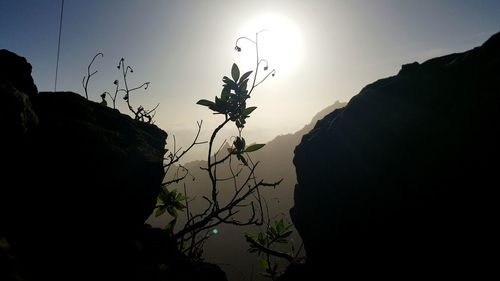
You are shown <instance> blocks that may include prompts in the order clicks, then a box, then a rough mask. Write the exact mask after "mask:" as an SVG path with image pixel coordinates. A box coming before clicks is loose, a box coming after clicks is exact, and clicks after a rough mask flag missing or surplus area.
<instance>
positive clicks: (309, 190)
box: [291, 34, 500, 280]
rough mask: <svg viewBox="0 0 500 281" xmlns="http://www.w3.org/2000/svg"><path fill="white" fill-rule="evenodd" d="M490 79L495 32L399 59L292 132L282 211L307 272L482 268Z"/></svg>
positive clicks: (496, 101)
mask: <svg viewBox="0 0 500 281" xmlns="http://www.w3.org/2000/svg"><path fill="white" fill-rule="evenodd" d="M499 81H500V34H496V35H494V36H493V37H492V38H491V39H490V40H488V41H487V42H486V43H484V44H483V45H482V46H481V47H478V48H475V49H473V50H470V51H468V52H465V53H460V54H451V55H447V56H444V57H439V58H435V59H431V60H429V61H426V62H424V63H422V64H418V63H413V64H409V65H405V66H403V67H402V70H401V71H400V72H399V73H398V75H396V76H394V77H389V78H386V79H382V80H379V81H377V82H375V83H373V84H371V85H368V86H366V87H365V88H364V89H363V90H362V91H361V92H360V93H359V94H358V95H357V96H355V97H353V98H352V100H351V101H350V102H349V103H348V105H347V106H346V107H345V108H343V109H338V110H335V111H334V112H332V113H331V114H329V115H327V116H326V117H325V118H324V119H323V120H321V121H320V122H318V123H317V124H316V126H315V128H314V129H313V130H312V131H311V132H310V133H309V134H307V135H305V136H304V137H303V139H302V141H301V143H300V145H299V146H297V148H296V150H295V157H294V164H295V166H296V170H297V178H298V185H297V186H296V189H295V206H294V207H293V209H292V210H291V215H292V218H293V221H294V223H295V226H296V228H297V229H298V231H299V232H300V235H301V236H302V239H303V241H304V243H305V248H306V251H307V255H308V264H309V266H312V268H313V269H312V271H311V272H325V271H327V272H328V276H330V277H331V279H332V280H333V279H334V278H333V277H332V275H334V276H337V277H338V276H341V275H345V274H349V275H351V277H352V276H354V275H365V274H366V275H371V276H372V277H373V276H374V275H375V274H379V275H383V276H389V275H398V274H399V275H398V276H399V277H410V276H414V275H417V274H418V275H424V276H429V275H427V274H433V275H434V276H435V274H436V273H437V274H445V275H448V276H450V275H460V274H464V273H474V274H482V273H484V272H485V270H488V269H489V270H493V267H490V266H491V265H492V261H491V260H490V258H489V256H490V254H491V253H488V252H489V250H488V249H491V245H492V243H494V241H495V239H496V238H495V237H498V231H497V230H496V227H495V226H494V223H493V222H494V221H496V220H497V215H496V214H497V213H498V212H497V211H498V210H497V206H498V204H497V203H496V202H495V199H496V198H497V196H496V195H495V194H496V192H495V189H496V188H495V186H496V185H497V184H496V182H497V181H498V170H499V168H500V165H499V162H498V159H500V151H499V144H500V139H499V136H500V116H499V114H498V112H499V109H500V82H499ZM403 279H404V278H403Z"/></svg>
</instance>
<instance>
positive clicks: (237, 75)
mask: <svg viewBox="0 0 500 281" xmlns="http://www.w3.org/2000/svg"><path fill="white" fill-rule="evenodd" d="M231 76H232V77H233V80H234V82H235V83H238V79H240V69H239V68H238V66H237V65H236V64H235V63H233V67H232V68H231Z"/></svg>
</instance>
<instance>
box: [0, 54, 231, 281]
mask: <svg viewBox="0 0 500 281" xmlns="http://www.w3.org/2000/svg"><path fill="white" fill-rule="evenodd" d="M0 98H1V99H2V108H3V109H4V110H2V111H0V124H1V126H2V127H1V129H2V131H3V132H2V140H1V143H0V144H1V145H0V150H1V154H2V159H1V160H0V161H1V162H2V163H1V164H2V165H1V167H2V168H1V179H2V184H1V187H0V191H1V196H0V221H1V224H0V242H1V243H0V263H1V265H2V267H4V266H5V265H7V268H9V270H8V272H7V273H5V272H4V271H3V270H0V279H1V280H17V279H16V278H17V277H16V276H19V277H20V278H21V279H25V280H166V279H168V278H170V279H169V280H182V278H184V277H185V276H191V277H192V276H203V275H204V276H205V277H206V278H210V277H214V276H215V277H217V278H215V280H224V279H225V278H224V273H223V272H222V271H220V269H218V268H210V267H209V266H208V265H207V269H208V270H199V272H197V271H196V270H193V266H191V265H190V264H189V262H188V261H187V260H184V259H183V256H182V255H180V254H179V253H178V252H177V250H176V247H175V243H174V242H173V241H169V239H166V236H165V235H163V234H162V231H161V230H160V229H151V228H148V227H145V225H144V221H145V220H146V219H147V217H148V216H149V215H150V214H151V213H152V211H153V209H154V206H155V204H156V196H157V194H158V192H159V191H160V187H161V183H162V180H163V156H164V152H165V151H164V149H165V142H166V138H167V134H166V133H165V132H164V131H162V130H161V129H159V128H157V127H156V126H154V125H150V124H146V123H143V122H139V121H136V120H133V119H132V118H130V117H129V116H127V115H124V114H121V113H119V112H118V111H117V110H114V109H111V108H108V107H105V106H103V105H100V104H98V103H95V102H92V101H88V100H86V99H85V98H83V97H81V96H79V95H77V94H75V93H70V92H56V93H43V92H42V93H38V92H37V89H36V86H35V85H34V84H33V79H32V78H31V65H29V64H28V63H27V62H26V60H25V59H24V58H21V57H19V56H17V55H15V54H13V53H11V52H9V51H6V50H1V51H0ZM5 252H11V253H10V254H5ZM11 254H12V255H14V256H15V259H13V258H8V257H10V255H11ZM161 264H163V267H161V266H160V265H161ZM165 264H167V265H165ZM169 264H170V266H169ZM171 265H175V266H176V267H177V268H174V270H172V266H171ZM181 270H183V271H185V272H186V271H187V272H189V274H191V275H189V274H184V275H182V274H183V273H182V272H181ZM211 273H212V275H211ZM2 274H3V275H2ZM196 274H198V275H196ZM177 275H178V276H177ZM175 276H177V277H175ZM179 276H180V277H182V278H181V279H179ZM207 276H208V277H207ZM221 276H222V278H221ZM187 278H189V277H187ZM200 280H203V279H200Z"/></svg>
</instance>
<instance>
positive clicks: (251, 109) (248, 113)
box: [243, 106, 257, 116]
mask: <svg viewBox="0 0 500 281" xmlns="http://www.w3.org/2000/svg"><path fill="white" fill-rule="evenodd" d="M256 109H257V107H256V106H250V107H247V108H245V110H244V111H243V116H248V115H250V113H252V112H253V111H254V110H256Z"/></svg>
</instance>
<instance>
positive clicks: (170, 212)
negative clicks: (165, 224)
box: [167, 207, 177, 218]
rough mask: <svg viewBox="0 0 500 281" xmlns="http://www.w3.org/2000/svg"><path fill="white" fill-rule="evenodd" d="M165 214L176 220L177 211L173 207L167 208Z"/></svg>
mask: <svg viewBox="0 0 500 281" xmlns="http://www.w3.org/2000/svg"><path fill="white" fill-rule="evenodd" d="M167 212H168V213H169V214H170V215H171V216H172V217H174V218H177V210H176V209H175V208H173V207H167Z"/></svg>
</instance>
